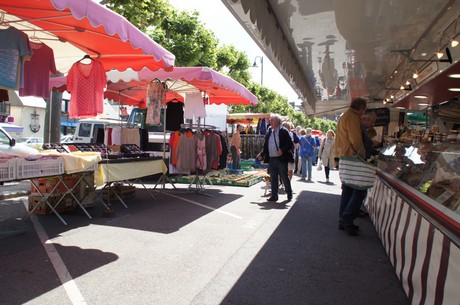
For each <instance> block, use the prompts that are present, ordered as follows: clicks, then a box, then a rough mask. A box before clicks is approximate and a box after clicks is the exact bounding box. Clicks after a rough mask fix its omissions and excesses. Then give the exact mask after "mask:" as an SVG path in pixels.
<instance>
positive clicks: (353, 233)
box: [343, 225, 358, 236]
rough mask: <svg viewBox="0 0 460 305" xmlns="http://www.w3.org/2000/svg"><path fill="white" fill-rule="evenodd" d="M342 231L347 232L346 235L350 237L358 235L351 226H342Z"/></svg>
mask: <svg viewBox="0 0 460 305" xmlns="http://www.w3.org/2000/svg"><path fill="white" fill-rule="evenodd" d="M343 229H344V231H345V232H347V234H348V235H350V236H356V235H358V231H357V230H356V229H355V228H354V226H353V225H351V226H344V227H343Z"/></svg>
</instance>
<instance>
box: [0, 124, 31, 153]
mask: <svg viewBox="0 0 460 305" xmlns="http://www.w3.org/2000/svg"><path fill="white" fill-rule="evenodd" d="M0 152H2V153H7V154H14V155H19V156H27V155H33V154H38V150H36V149H34V148H32V147H29V146H27V145H25V144H23V143H16V140H15V139H13V137H11V136H10V135H9V133H8V132H6V131H5V130H4V129H3V128H2V127H0Z"/></svg>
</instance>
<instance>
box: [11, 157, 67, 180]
mask: <svg viewBox="0 0 460 305" xmlns="http://www.w3.org/2000/svg"><path fill="white" fill-rule="evenodd" d="M63 173H64V158H62V157H59V158H56V159H52V160H36V161H28V160H25V159H17V161H16V178H17V179H27V178H38V177H46V176H57V175H62V174H63Z"/></svg>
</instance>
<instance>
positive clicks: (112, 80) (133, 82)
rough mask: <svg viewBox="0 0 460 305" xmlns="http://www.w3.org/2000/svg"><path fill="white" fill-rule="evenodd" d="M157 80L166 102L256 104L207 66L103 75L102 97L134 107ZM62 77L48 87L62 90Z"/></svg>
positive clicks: (253, 98)
mask: <svg viewBox="0 0 460 305" xmlns="http://www.w3.org/2000/svg"><path fill="white" fill-rule="evenodd" d="M154 79H159V80H161V81H163V82H165V83H166V85H167V87H168V93H167V94H166V99H167V100H168V101H170V100H173V99H177V100H178V101H181V102H183V101H184V96H185V94H186V93H192V92H203V93H205V94H206V95H207V96H208V97H209V103H210V104H226V105H235V104H243V105H251V104H252V105H257V101H258V100H257V97H256V96H255V95H254V94H252V93H251V92H250V91H249V90H248V89H247V88H246V87H244V86H243V85H241V84H240V83H238V82H237V81H235V80H234V79H232V78H230V77H228V76H226V75H224V74H221V73H219V72H217V71H214V70H212V69H210V68H207V67H175V68H174V71H171V72H165V71H162V70H159V71H150V70H148V69H142V70H141V71H139V72H136V71H132V70H126V71H123V72H119V71H110V72H107V80H108V84H107V90H106V92H105V97H106V98H109V99H112V100H114V101H119V102H120V103H121V104H125V105H135V106H137V105H138V104H139V103H141V102H142V101H145V97H146V93H147V86H148V84H149V83H150V82H151V81H152V80H154ZM65 84H66V79H65V77H58V78H51V79H50V87H51V88H54V89H59V90H61V91H63V90H65Z"/></svg>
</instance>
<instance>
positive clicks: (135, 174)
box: [95, 157, 168, 208]
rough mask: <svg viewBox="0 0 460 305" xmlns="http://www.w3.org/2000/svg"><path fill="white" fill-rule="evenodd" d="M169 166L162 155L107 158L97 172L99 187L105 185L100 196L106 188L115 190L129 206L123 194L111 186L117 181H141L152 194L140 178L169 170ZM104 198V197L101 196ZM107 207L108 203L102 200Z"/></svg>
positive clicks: (100, 164) (119, 198) (116, 194)
mask: <svg viewBox="0 0 460 305" xmlns="http://www.w3.org/2000/svg"><path fill="white" fill-rule="evenodd" d="M167 170H168V169H167V167H166V165H165V163H164V160H163V159H162V158H161V157H140V158H125V159H106V160H102V161H101V162H99V167H98V169H97V171H96V172H95V183H96V186H97V187H100V186H103V187H102V189H101V190H100V191H99V192H98V194H97V196H100V195H101V194H102V192H103V191H104V190H105V189H109V191H111V192H113V193H114V195H115V196H116V197H117V198H118V200H120V202H121V203H122V204H123V205H124V206H125V207H127V205H126V204H125V202H124V201H123V199H122V198H121V196H120V195H119V194H118V193H117V192H116V191H115V190H114V189H113V188H111V185H112V184H113V183H115V182H128V183H130V184H132V183H134V182H139V183H140V184H141V185H142V186H143V187H144V188H145V189H146V190H147V192H148V193H149V194H150V196H152V197H153V198H155V196H153V194H152V193H151V192H150V191H149V190H148V189H147V188H146V187H145V185H144V183H142V181H141V180H140V178H142V177H146V176H151V175H155V174H160V173H163V174H165V173H166V172H167ZM132 181H133V182H132ZM101 200H102V198H101ZM102 202H103V203H104V205H105V206H106V208H108V206H107V204H106V203H105V202H104V201H103V200H102Z"/></svg>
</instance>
